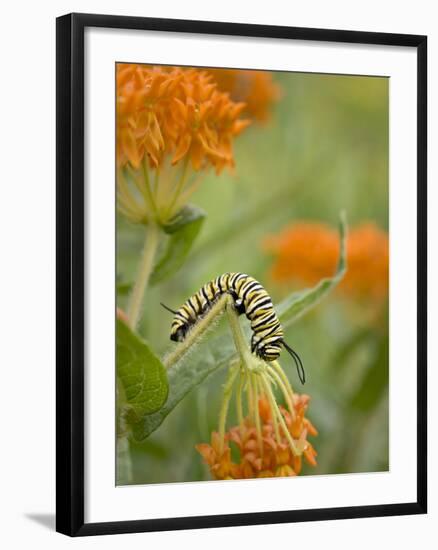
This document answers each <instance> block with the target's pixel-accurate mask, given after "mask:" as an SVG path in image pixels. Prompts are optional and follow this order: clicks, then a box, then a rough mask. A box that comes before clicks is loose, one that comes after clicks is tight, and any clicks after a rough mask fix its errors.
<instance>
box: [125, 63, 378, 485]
mask: <svg viewBox="0 0 438 550" xmlns="http://www.w3.org/2000/svg"><path fill="white" fill-rule="evenodd" d="M273 79H274V80H275V82H276V83H278V84H279V85H280V86H281V88H282V98H281V100H280V101H279V102H277V103H276V104H275V105H274V106H273V108H272V111H273V112H272V118H271V120H270V121H269V123H268V124H267V125H264V126H261V125H256V124H254V125H253V126H251V127H250V128H249V129H248V130H247V131H245V132H244V133H243V134H242V135H241V136H239V137H238V138H237V139H236V140H235V160H236V169H235V173H234V174H230V173H229V172H224V173H222V174H221V175H220V176H219V177H218V176H216V175H215V174H214V173H213V172H211V173H209V174H207V175H206V177H205V180H204V181H203V183H202V185H201V187H200V188H199V190H198V191H197V192H196V194H195V195H194V196H193V197H192V200H191V202H192V203H194V204H196V205H198V206H200V207H201V208H203V209H204V210H205V211H206V212H207V219H206V221H205V223H204V226H203V228H202V231H201V235H200V237H199V238H198V240H197V241H196V243H195V245H194V248H193V250H192V252H191V254H190V257H189V260H188V261H187V262H186V264H185V265H184V267H183V268H182V269H181V270H180V271H179V272H178V274H177V275H176V276H174V277H172V278H171V279H170V280H169V281H166V282H165V283H163V284H161V285H159V286H157V287H153V288H150V289H149V290H148V291H147V296H146V301H145V314H144V318H143V321H142V325H141V326H140V332H141V334H142V335H144V336H145V338H146V339H147V340H148V341H149V342H150V343H151V344H152V346H153V348H154V349H155V350H156V352H158V354H160V355H161V354H164V353H165V352H166V350H169V349H171V348H172V346H173V343H171V342H170V340H169V331H170V324H171V321H172V315H171V314H169V313H168V312H167V311H165V310H164V309H163V308H162V307H161V306H160V301H162V302H164V303H166V304H167V305H169V306H170V307H172V308H178V307H179V306H180V305H181V304H182V303H183V302H184V301H185V300H186V299H187V297H188V296H190V295H191V294H193V293H194V292H195V291H196V290H198V288H199V287H200V286H201V285H202V284H204V283H205V282H206V281H208V280H210V279H212V278H213V277H215V276H217V275H219V274H221V273H223V272H226V271H241V272H246V273H249V274H251V275H252V276H254V277H255V278H257V279H259V280H260V282H262V284H264V285H265V287H266V289H267V290H268V292H270V294H271V296H272V298H273V301H274V304H275V303H276V302H278V301H279V300H280V299H281V298H282V297H284V295H285V289H284V286H282V287H281V288H280V287H277V286H275V285H273V283H272V280H270V278H269V277H268V272H269V268H270V266H271V264H272V258H271V257H269V255H267V254H266V253H265V252H264V251H263V249H262V246H261V243H262V241H263V239H264V237H265V236H266V235H268V234H272V233H276V232H277V233H278V232H279V231H280V230H281V229H282V228H283V227H284V226H285V225H287V224H290V223H293V222H294V221H298V220H313V221H323V222H326V223H329V224H331V225H332V226H333V227H335V226H336V224H337V221H338V218H339V212H340V211H341V210H343V209H344V210H345V211H346V213H347V217H348V223H349V226H350V227H351V226H354V225H356V224H357V223H360V222H362V221H364V220H372V221H375V222H376V223H377V224H378V225H379V226H380V227H381V228H382V229H384V230H387V229H388V80H387V79H385V78H376V77H355V76H339V75H317V74H300V73H296V74H295V73H275V74H273ZM143 240H144V227H142V226H134V225H130V224H128V223H127V222H126V221H124V219H123V218H121V217H119V219H118V230H117V274H118V277H119V280H120V281H123V282H130V281H132V280H133V279H134V277H135V271H136V265H137V262H138V257H139V253H140V250H141V248H142V245H143ZM302 286H304V285H302ZM298 288H299V287H297V285H294V286H292V285H291V287H290V288H289V289H287V292H290V291H292V290H297V289H298ZM118 305H119V307H121V308H122V309H123V308H124V307H125V305H126V296H125V295H124V294H123V293H121V294H120V295H119V296H118ZM386 309H387V308H386ZM361 311H362V309H361V306H360V305H358V304H357V303H354V302H353V300H350V301H349V300H348V299H346V298H345V297H341V296H340V295H339V294H338V293H333V294H332V295H330V297H329V298H328V299H326V300H325V301H324V302H323V303H321V304H320V305H318V306H317V307H316V308H315V309H314V310H313V311H312V312H311V313H310V314H308V315H306V316H305V317H303V318H302V319H301V320H299V321H298V322H297V323H296V324H295V325H294V326H293V327H292V329H290V330H288V332H287V334H286V336H287V338H286V340H287V341H288V342H290V343H291V345H292V346H293V347H294V348H295V349H296V350H297V351H298V352H299V354H300V356H301V357H302V359H303V362H304V364H305V367H306V372H307V378H308V381H307V383H306V385H305V387H304V388H301V386H300V384H299V381H298V379H297V376H296V372H295V368H294V367H293V365H292V362H291V360H290V358H289V357H288V356H287V355H283V357H282V365H283V367H284V368H285V369H286V371H287V373H288V375H289V377H290V378H291V380H292V383H293V384H294V388H295V390H296V391H298V392H301V391H303V392H304V393H307V394H309V395H310V396H311V402H310V406H309V409H308V412H307V416H308V417H309V418H310V419H311V421H312V422H313V424H314V425H315V426H316V427H317V429H318V430H319V435H318V436H317V437H316V438H311V441H312V443H313V445H314V447H315V448H316V450H317V451H318V457H317V460H318V466H317V467H316V468H311V467H309V466H305V467H304V468H303V474H319V475H321V474H336V473H348V472H367V471H385V470H387V469H388V465H389V458H388V327H387V314H385V312H383V314H382V315H381V316H380V322H376V321H375V320H374V321H373V320H372V316H371V318H370V316H369V315H367V314H364V315H362V314H361ZM382 318H383V321H382ZM216 330H229V329H228V327H227V326H226V323H224V322H223V321H222V322H221V324H220V326H218V327H217V329H216ZM230 338H231V335H230ZM189 360H190V359H189ZM224 375H225V372H223V371H222V372H218V373H216V374H215V375H213V376H211V377H210V378H209V379H207V381H206V382H205V383H204V384H203V385H202V386H201V387H198V388H197V389H196V390H195V391H193V392H192V393H191V394H190V395H189V396H188V397H186V398H185V399H184V400H183V401H182V402H181V403H180V404H179V405H178V406H177V408H176V409H175V410H174V411H173V412H172V414H171V415H169V417H168V418H167V419H166V420H165V421H164V423H163V424H162V425H161V427H160V428H159V429H158V430H157V431H156V432H155V433H153V434H152V435H151V436H150V437H149V438H148V439H147V440H146V441H144V442H143V443H138V444H137V443H135V444H134V443H132V444H131V456H132V463H133V476H134V477H133V483H136V484H137V483H163V482H178V481H197V480H207V479H210V474H209V472H208V468H207V467H206V466H205V465H204V464H203V463H202V460H201V457H200V455H199V454H198V453H197V451H196V450H195V444H196V443H200V442H209V441H210V434H211V431H212V430H215V429H217V417H218V408H219V403H220V399H221V393H222V384H223V382H224ZM228 424H229V425H234V424H235V418H234V412H233V410H231V414H230V419H229V422H228Z"/></svg>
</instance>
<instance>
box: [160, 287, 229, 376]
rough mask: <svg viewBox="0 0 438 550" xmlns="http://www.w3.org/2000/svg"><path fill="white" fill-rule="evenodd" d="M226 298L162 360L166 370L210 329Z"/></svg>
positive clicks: (216, 304) (217, 303)
mask: <svg viewBox="0 0 438 550" xmlns="http://www.w3.org/2000/svg"><path fill="white" fill-rule="evenodd" d="M228 298H229V296H228V294H223V295H222V296H221V297H220V298H219V300H218V301H217V302H216V303H215V304H214V305H213V306H212V307H211V308H210V310H209V311H208V312H207V313H206V314H205V315H204V317H202V318H201V319H199V321H198V322H197V323H196V324H195V325H194V326H193V327H192V328H191V330H190V331H189V332H188V334H187V336H186V338H185V340H184V341H183V342H181V343H180V344H178V346H177V347H176V348H175V349H174V351H172V353H169V355H167V356H166V357H165V358H164V359H163V363H164V366H165V367H166V368H170V367H172V366H173V365H174V364H175V363H177V362H178V361H180V360H181V359H182V358H183V357H184V356H185V355H186V354H187V353H188V352H189V351H190V349H191V347H192V346H194V345H195V344H196V343H197V342H198V341H199V340H200V338H201V337H202V336H203V335H204V334H205V332H206V331H207V330H208V329H209V328H210V327H211V325H212V323H214V322H215V321H217V319H218V317H219V316H220V315H221V314H222V313H223V312H224V308H225V304H226V303H227V300H228Z"/></svg>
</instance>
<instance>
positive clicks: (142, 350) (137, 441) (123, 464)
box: [108, 63, 390, 485]
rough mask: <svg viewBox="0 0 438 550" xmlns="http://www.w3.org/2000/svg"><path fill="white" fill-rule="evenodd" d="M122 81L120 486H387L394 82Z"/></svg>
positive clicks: (187, 72) (183, 71)
mask: <svg viewBox="0 0 438 550" xmlns="http://www.w3.org/2000/svg"><path fill="white" fill-rule="evenodd" d="M115 75H116V82H115V109H116V143H115V144H114V145H115V149H116V166H115V173H116V194H117V201H116V202H117V212H116V220H117V221H116V243H115V246H116V281H117V289H116V293H117V315H116V317H117V319H116V325H117V327H116V333H117V346H116V362H117V365H116V378H117V392H116V416H117V417H116V419H115V420H116V426H117V430H116V432H117V441H116V457H115V458H116V478H117V479H116V484H117V485H140V484H154V483H180V482H185V483H187V482H200V481H204V482H206V481H211V482H213V481H224V482H232V480H240V479H256V478H285V477H295V476H310V475H312V476H315V475H316V476H318V475H319V476H322V475H335V474H352V473H367V472H386V471H388V470H389V468H390V462H389V434H388V425H389V418H388V415H389V411H388V409H389V400H388V381H389V359H388V350H389V329H388V307H389V301H388V297H389V229H388V208H389V179H388V163H389V79H388V78H386V77H379V76H361V75H357V76H356V75H343V74H317V73H299V72H269V71H256V70H248V69H230V68H223V69H221V68H214V69H213V68H209V67H182V66H164V65H146V64H139V63H116V70H115ZM108 345H113V344H112V342H108ZM108 421H110V419H109V420H108ZM261 482H262V481H261Z"/></svg>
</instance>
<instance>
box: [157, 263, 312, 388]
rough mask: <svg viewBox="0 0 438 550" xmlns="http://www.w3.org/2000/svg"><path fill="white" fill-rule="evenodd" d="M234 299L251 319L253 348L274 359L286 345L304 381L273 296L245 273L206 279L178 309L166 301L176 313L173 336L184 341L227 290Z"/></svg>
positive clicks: (226, 274)
mask: <svg viewBox="0 0 438 550" xmlns="http://www.w3.org/2000/svg"><path fill="white" fill-rule="evenodd" d="M226 292H227V293H228V294H230V295H231V296H232V298H233V300H234V307H235V309H236V311H237V312H238V313H239V315H241V314H243V313H244V314H245V315H246V317H247V318H248V320H249V321H250V323H251V329H252V332H253V333H252V337H251V351H252V353H255V354H256V355H257V356H258V357H260V358H261V359H263V360H264V361H267V362H270V361H275V360H276V359H277V358H278V357H279V355H280V352H281V347H282V346H283V347H284V348H285V349H286V350H287V351H288V352H289V354H290V355H291V356H292V358H293V360H294V362H295V365H296V368H297V372H298V376H299V378H300V380H301V383H302V384H304V382H305V372H304V367H303V364H302V362H301V359H300V357H299V355H298V354H297V353H296V352H295V351H294V350H293V349H292V348H291V347H290V346H289V345H288V344H286V342H285V341H284V340H283V329H282V326H281V324H280V321H279V319H278V317H277V314H276V313H275V310H274V307H273V305H272V301H271V298H270V296H269V294H268V293H267V292H266V290H265V289H264V288H263V286H262V285H261V284H260V283H259V282H258V281H257V280H256V279H254V278H253V277H250V276H249V275H246V274H245V273H224V274H223V275H220V276H219V277H216V279H213V280H211V281H209V282H208V283H206V284H205V285H204V286H203V287H202V288H200V289H199V290H198V292H196V294H193V296H191V297H190V298H189V299H188V300H187V301H186V302H185V303H184V304H183V305H182V306H181V307H180V308H179V309H178V310H177V311H174V310H172V309H170V308H168V307H167V306H165V305H164V304H161V305H162V306H163V307H164V308H166V309H167V310H168V311H170V312H171V313H173V314H174V318H173V322H172V326H171V331H170V339H171V340H173V341H175V342H182V341H183V340H184V339H185V337H186V335H187V333H188V331H189V330H190V328H191V327H192V326H193V325H195V324H196V322H197V321H198V319H199V318H200V317H201V316H202V315H203V314H205V313H206V312H207V311H208V310H209V309H210V308H211V307H212V305H213V304H214V303H215V302H216V301H217V300H218V299H219V297H220V296H222V295H223V294H224V293H226Z"/></svg>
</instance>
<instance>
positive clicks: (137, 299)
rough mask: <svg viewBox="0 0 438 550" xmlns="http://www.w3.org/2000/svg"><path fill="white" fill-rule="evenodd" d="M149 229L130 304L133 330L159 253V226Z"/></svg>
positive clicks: (129, 313) (130, 324) (149, 226)
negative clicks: (156, 255)
mask: <svg viewBox="0 0 438 550" xmlns="http://www.w3.org/2000/svg"><path fill="white" fill-rule="evenodd" d="M147 227H148V231H147V235H146V240H145V243H144V247H143V252H142V255H141V260H140V265H139V269H138V274H137V278H136V280H135V283H134V288H133V290H132V294H131V296H130V299H129V304H128V311H127V315H128V319H129V326H130V328H131V329H132V330H135V329H136V327H137V325H138V322H139V320H140V317H141V309H142V304H143V298H144V293H145V291H146V288H147V285H148V282H149V277H150V275H151V273H152V269H153V267H154V259H155V254H156V252H157V248H158V241H159V235H160V230H159V228H158V226H157V225H155V224H149V225H148V226H147Z"/></svg>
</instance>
